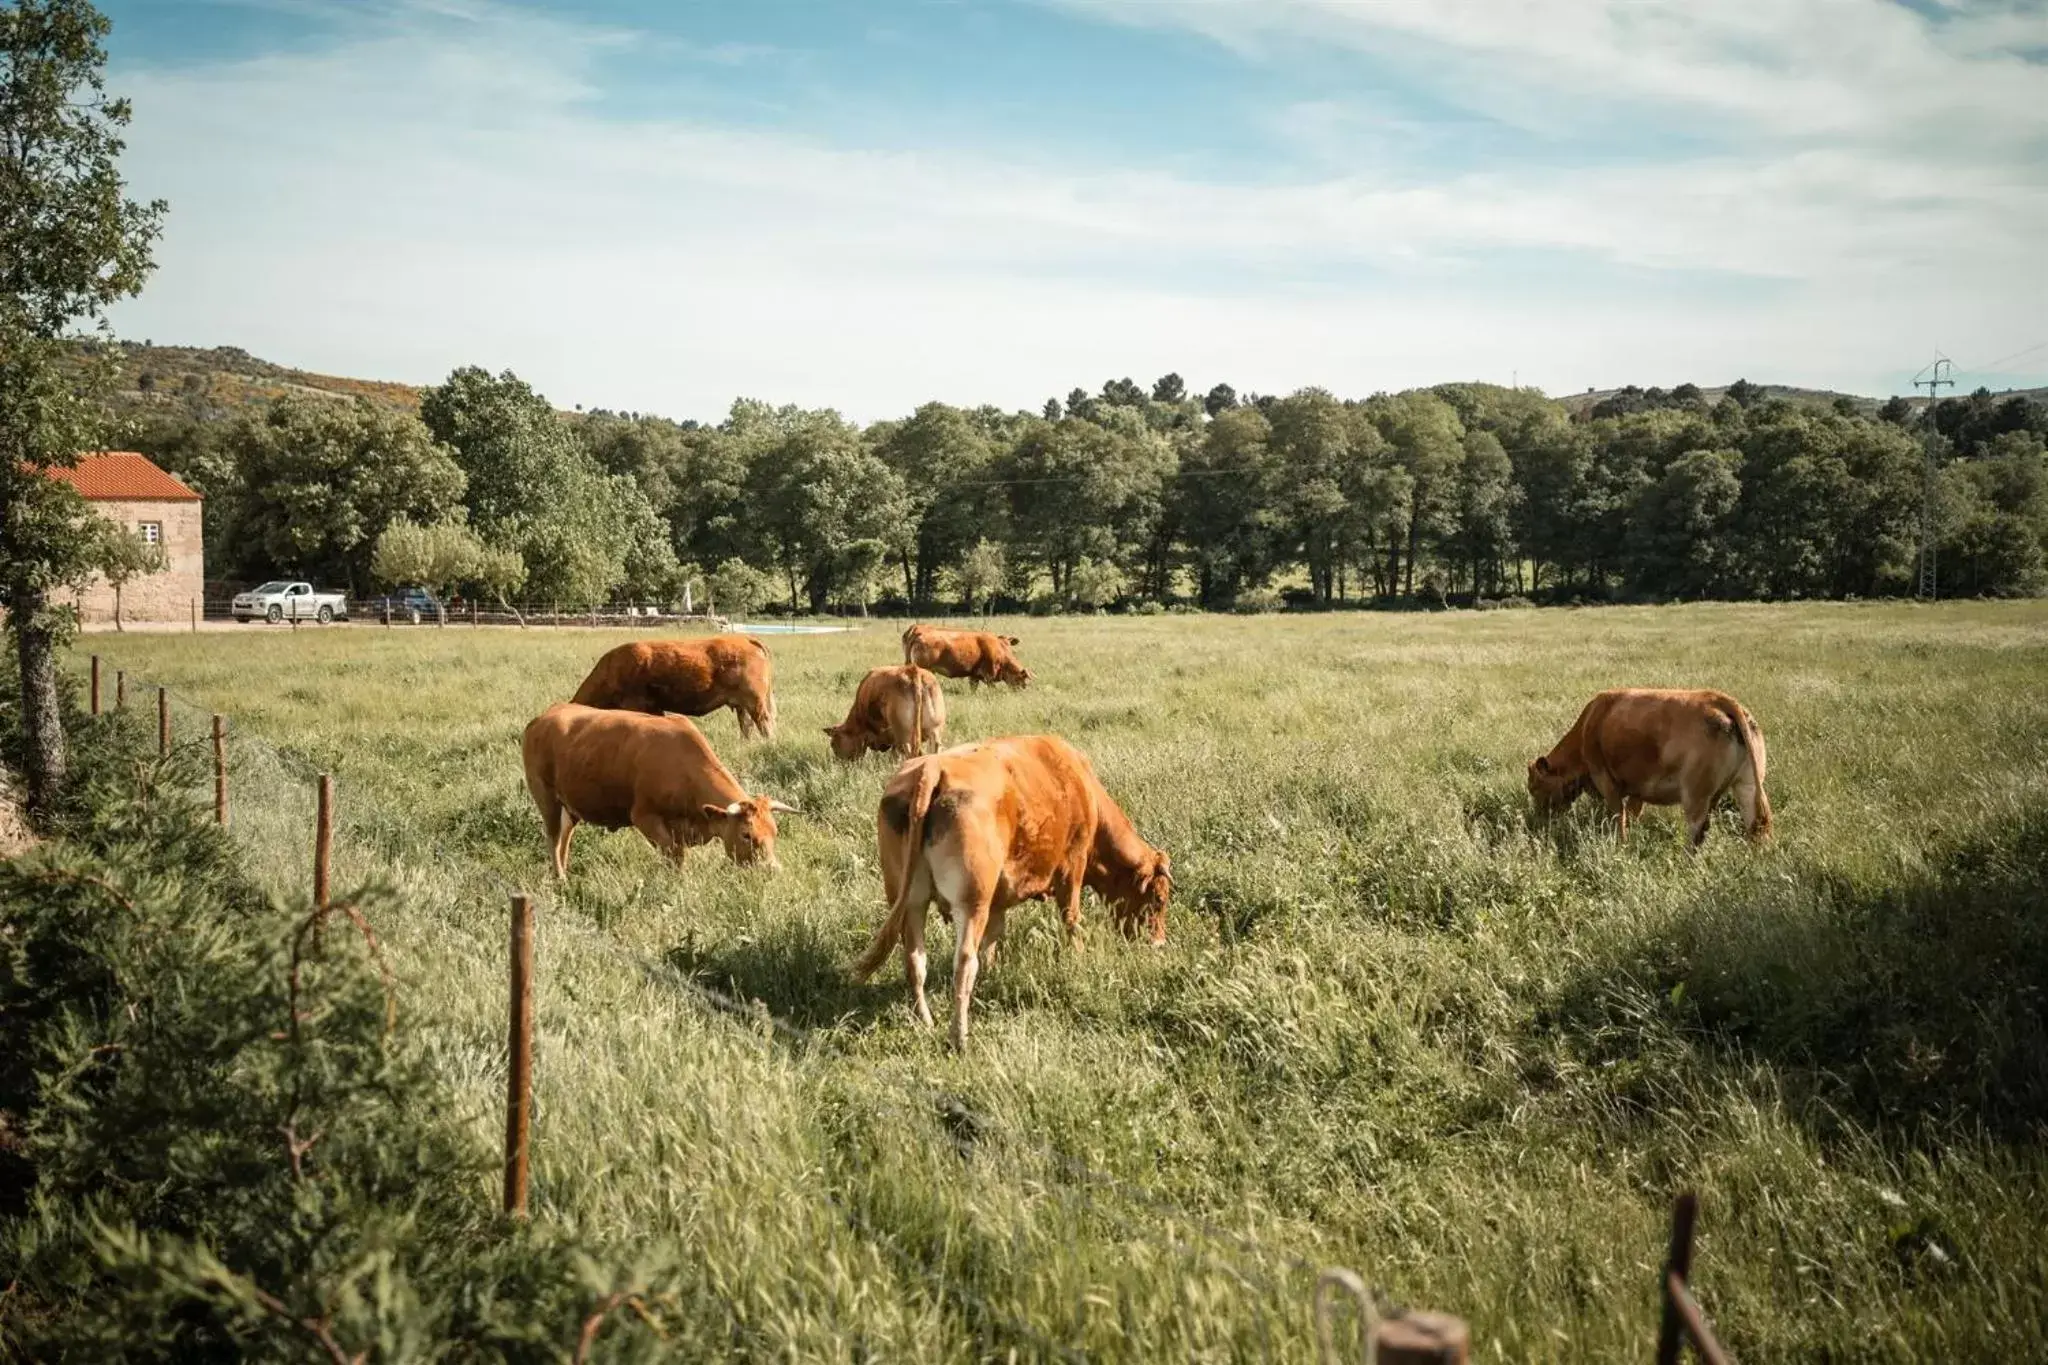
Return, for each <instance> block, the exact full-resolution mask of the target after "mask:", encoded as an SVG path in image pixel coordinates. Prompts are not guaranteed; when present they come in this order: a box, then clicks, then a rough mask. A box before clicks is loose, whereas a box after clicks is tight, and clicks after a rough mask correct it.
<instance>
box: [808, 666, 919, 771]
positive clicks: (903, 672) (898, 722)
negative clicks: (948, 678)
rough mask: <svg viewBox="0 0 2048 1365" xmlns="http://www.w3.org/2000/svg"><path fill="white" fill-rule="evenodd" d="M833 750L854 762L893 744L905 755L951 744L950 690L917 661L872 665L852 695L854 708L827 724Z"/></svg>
mask: <svg viewBox="0 0 2048 1365" xmlns="http://www.w3.org/2000/svg"><path fill="white" fill-rule="evenodd" d="M825 734H826V735H827V736H828V737H829V738H830V739H831V741H832V752H833V753H834V754H837V755H838V756H839V757H840V758H843V759H845V760H847V761H848V762H849V763H850V762H852V761H853V760H854V759H857V758H859V757H860V756H861V755H862V754H864V753H867V752H868V751H869V750H871V749H872V750H875V751H877V752H879V751H881V750H883V749H894V750H895V751H896V752H897V754H899V755H900V756H902V757H904V758H915V757H917V756H918V755H919V754H922V753H923V752H924V746H925V744H926V742H927V741H929V742H930V744H931V745H932V749H933V752H937V751H938V750H940V749H943V748H945V747H946V694H945V693H944V692H943V691H941V690H940V689H939V680H938V679H937V678H935V677H933V676H932V675H931V674H929V673H927V672H925V671H924V670H923V669H922V668H919V667H918V666H917V665H916V664H903V665H901V666H900V667H897V668H876V669H871V670H869V672H868V675H867V676H866V677H865V678H862V679H861V680H860V690H859V691H857V692H855V693H854V695H853V709H852V710H850V711H848V712H847V713H846V719H845V720H843V721H841V722H839V724H837V725H828V726H826V727H825Z"/></svg>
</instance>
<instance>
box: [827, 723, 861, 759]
mask: <svg viewBox="0 0 2048 1365" xmlns="http://www.w3.org/2000/svg"><path fill="white" fill-rule="evenodd" d="M825 738H826V739H829V740H831V741H832V756H833V757H834V758H843V759H845V760H846V761H847V762H848V763H851V762H853V761H854V760H855V759H857V758H859V757H860V756H861V755H862V754H864V753H866V752H867V751H868V748H869V745H868V735H867V731H865V730H863V729H861V728H860V727H859V726H855V725H844V724H841V725H828V726H826V727H825Z"/></svg>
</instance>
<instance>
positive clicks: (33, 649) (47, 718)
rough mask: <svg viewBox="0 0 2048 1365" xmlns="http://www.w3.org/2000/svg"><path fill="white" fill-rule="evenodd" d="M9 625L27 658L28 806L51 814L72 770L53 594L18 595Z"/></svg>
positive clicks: (24, 723) (17, 646) (23, 727)
mask: <svg viewBox="0 0 2048 1365" xmlns="http://www.w3.org/2000/svg"><path fill="white" fill-rule="evenodd" d="M9 606H10V611H9V613H8V616H9V620H8V624H9V626H10V627H11V628H12V630H13V631H14V643H15V649H16V652H17V653H18V655H19V656H20V660H21V734H22V762H23V764H24V766H25V768H26V771H25V772H24V773H23V774H22V775H23V777H24V778H26V779H27V784H28V808H29V811H30V812H31V813H32V814H36V815H47V814H48V813H49V812H50V810H51V808H52V807H53V806H55V804H56V802H57V798H58V796H59V794H60V793H61V792H62V791H63V789H64V778H65V776H66V773H67V771H68V769H69V763H68V762H67V760H66V756H65V751H64V711H63V707H62V705H61V703H60V701H59V699H58V695H57V632H56V629H55V628H54V627H53V626H52V625H51V623H50V619H49V606H50V598H49V594H48V593H46V592H43V591H40V590H31V591H26V592H20V593H17V594H15V598H14V601H13V602H12V603H10V604H9Z"/></svg>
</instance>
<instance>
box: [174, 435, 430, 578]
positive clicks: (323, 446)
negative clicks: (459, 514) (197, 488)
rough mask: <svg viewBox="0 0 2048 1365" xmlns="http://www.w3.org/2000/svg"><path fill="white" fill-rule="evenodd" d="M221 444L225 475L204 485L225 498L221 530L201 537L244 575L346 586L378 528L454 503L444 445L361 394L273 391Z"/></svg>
mask: <svg viewBox="0 0 2048 1365" xmlns="http://www.w3.org/2000/svg"><path fill="white" fill-rule="evenodd" d="M220 454H221V456H223V457H224V459H225V462H226V464H227V474H228V477H227V478H226V479H225V480H219V481H215V483H214V486H213V487H212V488H210V489H208V490H207V495H208V498H209V500H210V501H213V502H216V503H219V504H221V505H222V506H221V507H220V508H218V509H217V516H218V517H219V519H220V521H224V522H225V523H226V524H225V527H224V529H225V531H226V534H224V535H221V536H219V537H218V538H214V539H210V541H209V547H210V548H213V550H214V554H215V556H216V558H215V563H216V564H218V565H221V566H222V567H226V568H228V569H230V570H231V571H235V572H239V573H240V574H243V575H246V576H250V577H264V576H268V575H270V574H274V573H293V574H299V575H302V576H304V577H307V578H312V579H317V580H320V581H322V582H331V583H340V584H343V585H345V586H346V587H347V588H348V590H349V591H350V592H352V593H353V592H356V591H358V590H359V589H360V588H361V587H362V586H364V585H366V584H367V583H368V582H369V578H370V573H371V563H370V561H371V556H372V554H373V552H374V550H375V548H376V546H377V543H378V538H379V537H380V536H381V535H382V534H383V533H384V530H385V528H386V527H388V526H390V525H392V524H393V523H394V522H395V521H398V520H399V519H401V518H404V519H409V520H411V521H415V522H420V523H428V522H435V521H439V520H441V519H442V518H445V517H447V516H450V515H452V514H453V513H455V512H456V511H457V510H458V509H460V508H461V507H462V506H463V491H464V483H465V480H464V476H463V473H462V470H461V469H460V468H459V467H457V465H456V463H455V459H454V456H453V454H452V453H451V452H450V451H449V449H448V448H447V447H446V446H443V445H441V444H440V443H439V442H437V441H436V440H435V439H434V438H433V436H432V434H431V433H429V432H428V430H427V428H426V427H425V426H424V425H422V424H421V423H420V422H419V421H418V419H416V418H413V417H409V416H406V415H405V414H403V413H398V412H393V411H392V410H391V409H389V408H385V407H381V406H379V405H377V404H375V403H372V402H370V401H369V400H368V399H366V398H357V399H354V400H352V401H350V402H347V403H336V402H331V401H324V400H319V399H309V398H296V397H287V398H280V399H278V400H277V401H276V402H274V403H272V404H271V405H270V406H269V407H268V408H267V409H265V410H264V411H262V412H260V413H258V414H255V415H251V416H246V417H243V418H241V419H239V420H237V421H236V422H234V423H233V424H232V425H231V426H230V428H229V429H228V432H227V435H226V438H225V440H224V442H223V444H222V448H221V451H220ZM217 524H219V523H218V522H217ZM229 556H232V558H228V557H229Z"/></svg>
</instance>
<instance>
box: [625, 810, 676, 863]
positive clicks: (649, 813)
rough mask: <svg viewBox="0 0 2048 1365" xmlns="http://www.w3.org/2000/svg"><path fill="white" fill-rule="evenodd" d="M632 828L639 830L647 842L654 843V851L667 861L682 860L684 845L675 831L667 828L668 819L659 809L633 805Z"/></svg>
mask: <svg viewBox="0 0 2048 1365" xmlns="http://www.w3.org/2000/svg"><path fill="white" fill-rule="evenodd" d="M633 828H634V829H637V830H639V831H640V833H641V835H642V836H643V837H644V838H645V839H646V840H647V842H648V843H650V844H653V845H654V849H655V852H657V853H660V854H661V855H662V856H663V857H666V858H667V859H669V861H671V862H675V863H680V862H681V861H682V860H683V853H684V851H685V845H684V844H683V842H682V840H680V839H678V838H676V836H675V832H674V831H673V830H671V829H670V828H669V824H668V821H667V820H666V819H665V818H663V816H662V815H661V813H660V812H659V811H656V810H653V809H651V808H648V807H645V806H635V807H634V808H633Z"/></svg>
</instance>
